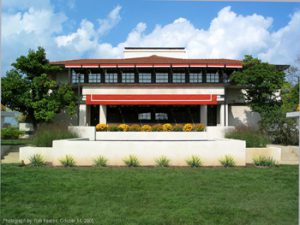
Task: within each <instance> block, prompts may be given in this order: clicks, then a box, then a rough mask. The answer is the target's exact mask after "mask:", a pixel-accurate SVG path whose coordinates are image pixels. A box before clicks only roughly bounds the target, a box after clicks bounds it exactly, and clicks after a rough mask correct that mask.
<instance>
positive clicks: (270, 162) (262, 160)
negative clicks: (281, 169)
mask: <svg viewBox="0 0 300 225" xmlns="http://www.w3.org/2000/svg"><path fill="white" fill-rule="evenodd" d="M253 163H254V165H255V166H261V167H272V166H276V162H275V160H274V159H273V158H272V157H265V156H259V157H257V158H254V159H253Z"/></svg>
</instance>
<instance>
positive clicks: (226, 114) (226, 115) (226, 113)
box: [225, 104, 229, 126]
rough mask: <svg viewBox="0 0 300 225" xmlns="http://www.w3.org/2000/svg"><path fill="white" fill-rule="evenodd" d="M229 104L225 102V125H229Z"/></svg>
mask: <svg viewBox="0 0 300 225" xmlns="http://www.w3.org/2000/svg"><path fill="white" fill-rule="evenodd" d="M228 124H229V123H228V104H225V126H228Z"/></svg>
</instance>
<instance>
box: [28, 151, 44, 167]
mask: <svg viewBox="0 0 300 225" xmlns="http://www.w3.org/2000/svg"><path fill="white" fill-rule="evenodd" d="M29 161H30V166H34V167H40V166H45V165H46V162H45V160H44V158H43V157H42V156H41V155H40V154H34V155H33V156H31V157H30V158H29Z"/></svg>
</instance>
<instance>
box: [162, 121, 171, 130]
mask: <svg viewBox="0 0 300 225" xmlns="http://www.w3.org/2000/svg"><path fill="white" fill-rule="evenodd" d="M162 129H163V131H172V130H173V126H172V124H170V123H165V124H163V125H162Z"/></svg>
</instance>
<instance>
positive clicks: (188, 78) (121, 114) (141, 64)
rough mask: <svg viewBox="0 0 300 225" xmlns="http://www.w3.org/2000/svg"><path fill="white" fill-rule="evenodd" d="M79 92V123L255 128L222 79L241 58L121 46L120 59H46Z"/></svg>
mask: <svg viewBox="0 0 300 225" xmlns="http://www.w3.org/2000/svg"><path fill="white" fill-rule="evenodd" d="M52 64H56V65H61V66H62V67H63V68H64V71H63V72H62V73H58V74H53V75H52V77H53V78H54V79H56V80H57V81H58V82H70V83H71V84H72V85H73V87H74V91H76V93H78V94H79V95H80V99H81V102H80V103H79V107H78V108H79V112H78V113H79V120H78V123H79V125H81V126H86V125H87V126H88V125H89V126H94V125H96V124H98V123H105V124H106V123H108V124H109V123H127V124H131V123H137V124H154V123H166V122H168V123H174V124H175V123H203V124H205V125H207V126H239V125H248V126H256V124H257V121H258V119H259V116H258V114H257V113H254V112H251V110H250V109H249V107H248V106H247V105H246V104H245V102H244V99H243V95H242V93H241V90H240V89H238V88H237V87H235V86H232V85H230V84H229V83H228V78H229V77H230V75H231V74H232V73H234V72H235V71H238V70H242V68H243V66H242V62H241V61H239V60H231V59H190V58H188V53H187V52H186V50H185V49H184V48H125V49H124V57H123V58H121V59H78V60H66V61H58V62H52Z"/></svg>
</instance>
